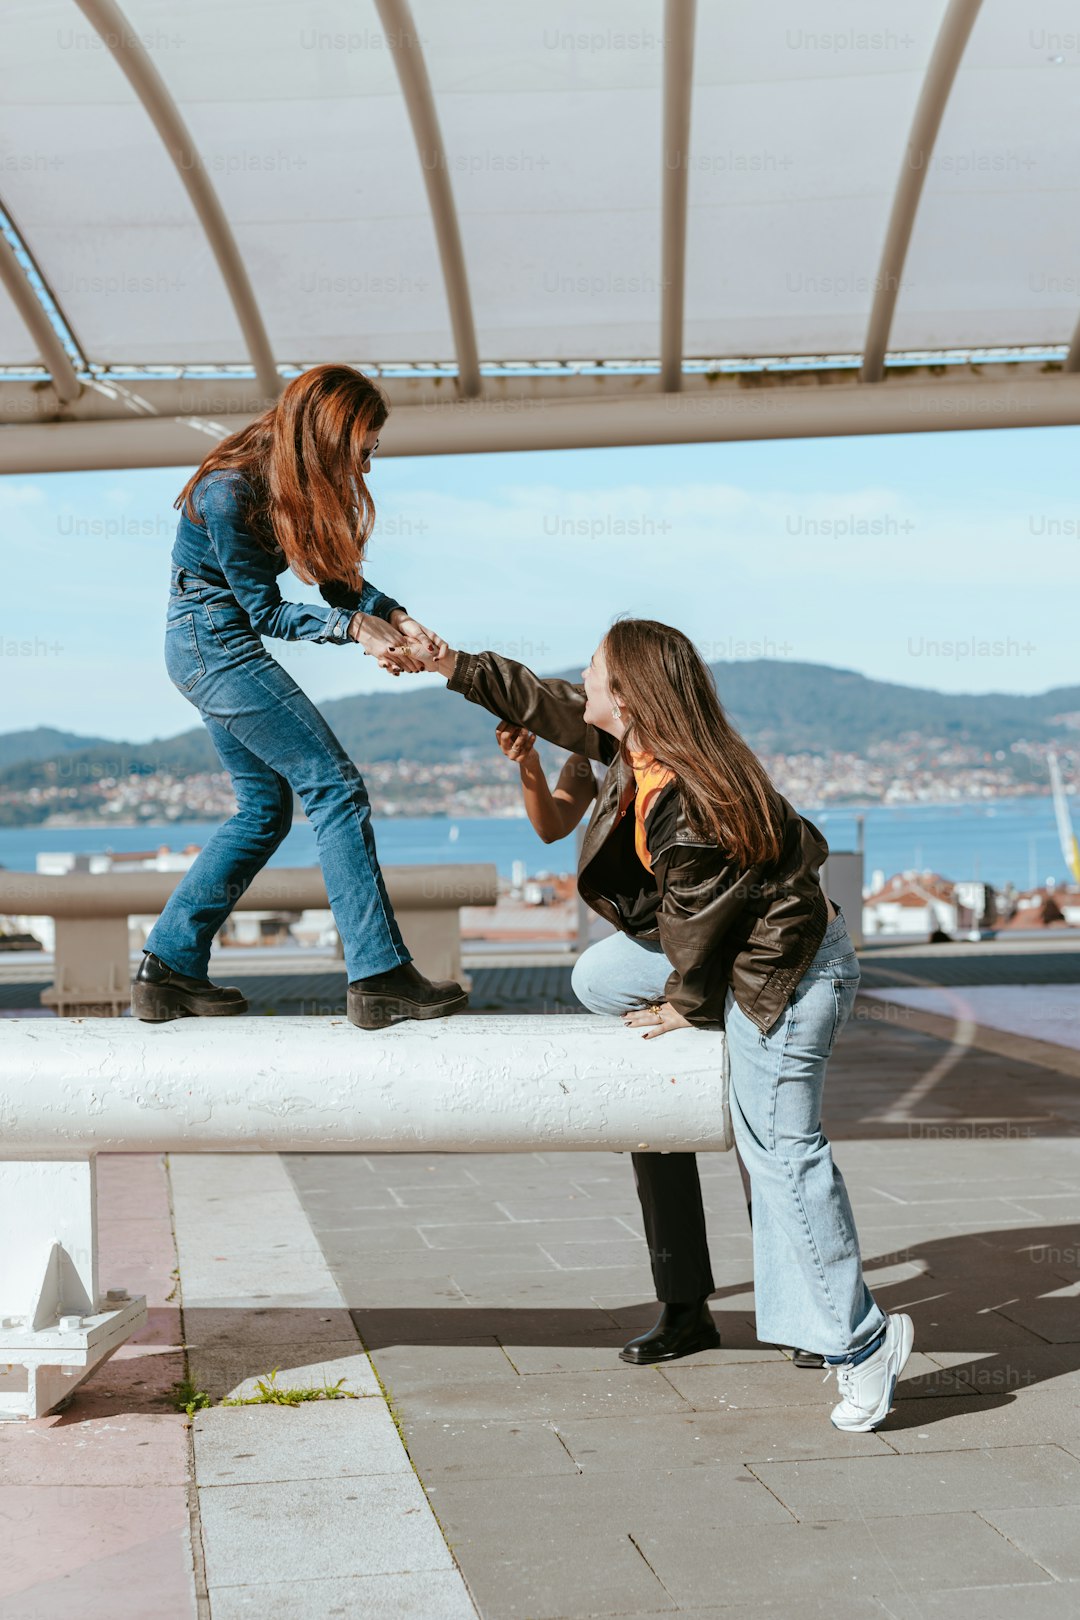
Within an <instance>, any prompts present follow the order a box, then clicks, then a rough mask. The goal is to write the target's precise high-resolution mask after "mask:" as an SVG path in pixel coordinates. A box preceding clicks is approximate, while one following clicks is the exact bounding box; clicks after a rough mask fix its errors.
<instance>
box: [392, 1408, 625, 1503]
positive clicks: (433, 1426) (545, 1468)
mask: <svg viewBox="0 0 1080 1620" xmlns="http://www.w3.org/2000/svg"><path fill="white" fill-rule="evenodd" d="M619 1421H620V1422H625V1421H626V1420H625V1419H620V1420H619ZM560 1428H561V1426H560ZM560 1428H557V1427H556V1425H555V1424H553V1423H551V1422H549V1421H545V1420H544V1419H540V1418H530V1419H519V1420H518V1421H517V1422H514V1421H512V1420H510V1421H507V1420H506V1419H502V1418H497V1419H493V1420H491V1421H485V1420H483V1419H478V1418H472V1419H464V1420H462V1421H461V1422H447V1421H445V1420H441V1419H437V1418H428V1419H422V1420H417V1419H406V1420H405V1422H404V1424H403V1429H404V1434H405V1444H406V1445H407V1446H408V1448H409V1455H410V1457H411V1458H412V1460H413V1463H414V1465H415V1467H416V1470H417V1472H418V1473H419V1475H420V1477H421V1479H422V1480H423V1481H424V1483H425V1484H426V1485H427V1486H428V1487H429V1488H430V1487H431V1486H432V1485H436V1484H439V1483H440V1482H442V1481H443V1480H449V1479H505V1480H512V1481H514V1482H515V1486H517V1484H519V1483H520V1481H521V1480H523V1479H524V1480H531V1479H533V1478H534V1477H535V1476H538V1475H540V1474H559V1475H563V1474H576V1473H577V1472H578V1468H577V1465H576V1463H575V1462H574V1460H573V1458H572V1457H570V1456H569V1454H568V1452H567V1450H566V1447H565V1446H564V1445H563V1444H562V1441H561V1440H560V1438H559V1432H560Z"/></svg>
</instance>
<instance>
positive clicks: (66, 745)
mask: <svg viewBox="0 0 1080 1620" xmlns="http://www.w3.org/2000/svg"><path fill="white" fill-rule="evenodd" d="M105 741H106V739H105V738H104V737H80V736H77V735H76V734H75V732H73V731H57V730H56V728H55V727H54V726H35V727H34V729H33V731H8V732H5V733H4V734H2V735H0V770H5V769H6V768H7V767H8V766H9V765H21V764H22V763H23V761H24V760H37V759H54V758H55V757H56V756H57V755H58V754H72V753H76V752H78V751H79V750H81V749H82V750H85V749H87V748H95V747H97V746H98V745H99V744H101V743H104V742H105Z"/></svg>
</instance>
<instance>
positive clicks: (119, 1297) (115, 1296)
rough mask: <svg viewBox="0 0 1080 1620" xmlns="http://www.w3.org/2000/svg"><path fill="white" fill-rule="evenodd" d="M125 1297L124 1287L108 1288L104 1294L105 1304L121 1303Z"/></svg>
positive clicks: (125, 1290)
mask: <svg viewBox="0 0 1080 1620" xmlns="http://www.w3.org/2000/svg"><path fill="white" fill-rule="evenodd" d="M127 1298H128V1291H127V1289H126V1288H110V1289H109V1291H108V1293H107V1294H106V1295H105V1303H106V1305H122V1304H123V1303H124V1301H125V1300H126V1299H127Z"/></svg>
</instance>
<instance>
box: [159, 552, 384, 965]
mask: <svg viewBox="0 0 1080 1620" xmlns="http://www.w3.org/2000/svg"><path fill="white" fill-rule="evenodd" d="M178 576H179V577H178ZM165 667H166V669H167V670H168V673H169V679H170V680H171V681H172V683H173V685H174V686H175V687H176V688H177V690H178V691H180V692H182V693H183V695H184V696H185V697H186V698H188V699H189V700H190V701H191V702H192V703H193V704H194V705H195V707H196V708H197V709H198V710H199V713H200V714H201V715H202V718H203V722H204V723H205V725H206V729H207V732H208V733H209V736H210V741H211V743H212V744H213V746H214V749H215V752H216V753H217V756H218V758H219V759H220V761H221V763H222V765H223V766H224V768H225V769H226V770H227V771H228V773H229V775H230V777H231V778H232V784H233V788H234V790H235V792H236V804H237V808H236V814H235V815H234V816H232V817H230V819H229V820H228V821H226V822H225V824H224V825H223V826H221V827H219V828H218V829H217V831H216V832H215V833H214V835H213V837H212V838H211V839H210V840H209V842H208V843H207V844H206V846H205V847H204V848H203V850H202V851H201V853H200V854H199V856H198V857H197V859H196V860H195V862H194V864H193V865H192V866H191V867H190V868H189V870H188V871H187V872H186V873H185V874H184V876H183V878H182V879H181V880H180V882H179V883H178V884H177V886H176V888H175V889H174V890H173V892H172V894H171V896H170V897H169V901H168V903H167V905H166V906H165V909H164V911H163V912H162V913H161V916H160V917H159V918H158V920H157V922H156V923H155V925H154V927H153V929H152V931H151V933H150V937H149V938H148V940H147V942H146V949H147V950H148V951H153V953H154V955H155V956H159V957H160V958H161V960H162V961H163V962H165V963H167V964H168V966H169V967H171V968H174V969H175V970H176V972H178V973H187V974H190V975H191V976H192V977H193V978H199V979H201V978H205V977H206V974H207V969H208V965H209V961H210V946H211V944H212V942H213V939H214V936H215V934H216V933H217V932H218V929H219V928H220V927H221V925H222V924H223V923H224V921H225V919H226V918H227V917H228V915H229V913H230V912H231V911H232V909H233V907H234V906H235V904H236V902H237V900H238V899H239V898H240V896H241V895H242V894H243V893H244V891H245V890H246V889H247V887H248V885H249V884H250V883H251V880H252V878H254V877H255V875H256V873H258V872H260V871H261V870H262V868H263V867H264V866H265V865H266V862H267V861H268V860H269V858H270V856H271V855H272V854H273V853H274V851H275V850H276V849H277V847H278V845H279V844H280V843H281V841H282V839H283V838H284V837H285V834H286V833H287V832H288V830H289V827H290V825H291V823H292V812H293V791H294V790H295V791H296V793H298V794H299V796H300V800H301V803H302V804H303V806H304V810H305V812H306V814H307V817H308V820H309V821H310V822H311V825H312V827H313V828H314V831H315V843H316V847H317V849H318V854H319V864H320V866H321V867H322V871H323V877H324V878H325V880H326V893H327V897H328V899H329V902H330V909H331V911H332V912H333V914H334V921H335V923H336V924H337V928H338V932H339V933H340V935H341V942H342V947H343V949H344V954H345V967H346V971H347V973H348V976H349V978H350V980H352V979H361V978H365V977H367V976H368V975H369V974H372V973H382V972H384V971H385V970H386V969H387V968H392V967H394V966H396V965H397V964H398V963H400V962H408V961H410V960H411V957H410V955H409V952H408V950H407V949H406V948H405V945H404V943H403V941H402V938H401V934H400V932H399V930H398V926H397V923H396V921H395V920H394V912H393V908H392V907H391V905H390V900H389V897H388V895H387V893H386V887H385V884H384V883H383V878H382V873H381V872H380V870H379V861H378V857H377V855H376V853H375V835H374V833H373V832H372V828H371V805H370V803H369V800H368V796H367V789H366V788H365V787H364V782H363V778H362V777H361V775H360V772H359V771H358V770H357V768H356V766H355V765H354V764H353V762H352V760H351V759H350V758H349V756H348V755H347V754H346V752H345V750H344V749H343V748H342V746H341V744H340V743H339V742H338V740H337V738H336V737H335V736H334V733H333V732H332V731H331V730H330V727H329V726H328V725H327V723H326V721H325V720H324V719H323V717H322V715H321V714H320V713H319V711H318V709H317V708H316V707H315V705H314V704H313V703H312V702H311V700H310V698H308V697H307V696H306V695H305V694H304V693H303V692H302V691H301V690H300V688H299V686H297V684H296V682H295V681H294V680H293V678H292V676H291V675H289V674H288V673H287V672H286V671H285V670H284V669H282V667H281V665H280V664H279V663H278V662H277V661H276V660H275V659H273V658H271V656H270V654H269V653H268V652H267V651H266V649H265V647H264V646H263V643H262V640H261V638H260V637H259V636H258V635H257V634H256V633H255V631H254V630H253V629H252V628H251V624H250V622H249V620H248V618H247V616H246V615H245V614H244V612H243V611H242V609H241V608H240V607H239V606H238V605H237V603H236V602H235V600H234V599H233V598H232V597H231V596H230V595H229V594H228V593H226V592H223V591H221V590H219V589H217V588H215V587H213V586H209V585H207V584H206V583H205V582H204V581H202V580H200V579H196V578H194V577H193V576H192V575H191V574H188V573H181V572H180V571H178V570H176V569H174V570H173V582H172V587H171V590H170V595H169V607H168V614H167V617H166V628H165Z"/></svg>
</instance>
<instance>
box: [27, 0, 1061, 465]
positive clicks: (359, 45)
mask: <svg viewBox="0 0 1080 1620" xmlns="http://www.w3.org/2000/svg"><path fill="white" fill-rule="evenodd" d="M1078 34H1080V23H1078V18H1077V12H1076V8H1075V5H1073V4H1067V3H1066V0H1031V3H1027V0H985V3H983V4H982V5H981V6H980V5H979V3H978V0H951V3H948V0H905V3H904V4H902V5H901V4H893V5H888V4H885V3H884V0H880V3H878V0H874V3H872V4H868V0H822V3H821V4H818V5H816V6H813V7H809V6H807V5H806V4H805V0H769V3H768V4H756V3H754V0H723V3H721V0H700V4H698V5H697V6H696V7H695V5H694V4H693V0H667V4H666V5H664V4H663V3H662V0H619V4H618V5H615V4H613V3H612V0H545V3H544V4H543V5H535V4H532V3H526V0H411V4H409V3H406V0H184V3H183V4H182V5H180V4H177V3H176V0H169V3H162V0H125V4H124V8H123V11H121V10H120V8H119V7H118V6H117V5H116V4H114V3H113V0H6V3H4V4H3V5H2V6H0V64H2V66H0V74H2V79H3V95H2V96H0V207H2V209H3V213H4V216H5V228H4V238H5V241H4V247H3V249H2V250H0V280H2V285H0V367H2V368H3V371H2V372H0V400H2V402H3V406H4V409H3V420H4V421H5V422H6V423H8V424H14V425H11V426H5V427H3V428H0V466H3V467H6V468H9V469H10V468H11V467H13V466H19V465H23V466H25V465H48V466H60V465H66V466H72V465H100V464H121V463H124V462H130V461H139V460H143V459H150V460H171V461H176V460H180V461H182V460H189V461H190V460H194V459H197V458H198V456H199V455H200V454H201V453H202V451H203V450H204V449H205V434H206V432H208V431H209V432H217V431H219V430H220V431H224V430H227V429H228V428H229V427H230V426H232V425H236V423H237V422H239V420H240V419H242V418H243V417H244V416H245V415H248V414H250V413H251V412H252V411H253V410H254V409H257V408H258V407H259V405H260V403H263V402H265V400H266V398H267V397H268V396H271V395H272V393H273V392H274V390H275V389H276V387H277V386H279V385H280V379H281V378H282V377H287V376H288V375H289V374H290V373H291V372H293V371H295V370H297V369H302V368H303V367H304V366H306V365H310V364H311V363H313V362H316V361H321V360H346V361H350V362H352V363H355V364H358V365H360V366H361V367H363V368H364V369H368V370H373V371H378V372H380V373H381V374H383V375H384V376H385V377H386V380H387V388H388V391H389V392H390V394H391V396H392V397H393V398H394V399H395V402H396V403H398V404H399V405H400V407H401V409H400V411H399V412H398V413H396V415H395V419H394V428H395V431H394V432H390V431H389V430H388V438H387V448H388V449H389V450H390V451H391V452H393V451H394V450H395V449H397V450H399V451H406V452H407V451H409V450H422V449H435V450H437V449H443V448H458V447H459V438H458V435H459V434H461V433H462V432H465V433H466V436H467V438H468V437H469V436H470V435H471V439H470V441H469V442H475V443H476V445H477V447H478V448H483V447H485V446H487V445H488V444H490V443H508V444H509V443H515V444H518V445H528V444H530V443H537V444H548V443H552V442H572V443H577V442H619V441H621V440H625V439H626V437H627V436H629V437H630V438H634V439H636V438H638V437H640V436H642V434H643V433H644V436H645V437H659V438H680V437H727V436H731V435H733V434H734V435H738V434H741V433H745V432H755V431H778V432H786V431H800V432H801V431H819V432H836V431H860V430H864V431H865V430H867V429H869V430H871V431H878V430H880V427H881V425H882V424H885V425H886V426H889V425H893V426H895V425H896V423H895V422H894V421H893V415H894V413H895V409H896V405H897V398H895V397H894V399H893V401H892V404H891V406H889V407H888V408H886V407H885V406H883V405H882V404H880V403H870V401H869V399H868V396H869V395H870V394H871V393H872V392H875V391H876V392H877V393H879V394H881V393H887V394H893V395H895V396H899V394H900V393H905V395H906V400H907V406H906V411H907V416H908V420H907V423H906V425H907V426H908V427H910V428H918V427H924V426H925V427H937V426H942V425H953V426H969V425H973V419H972V418H971V412H975V418H974V420H975V421H978V419H979V417H980V415H981V424H982V425H989V423H990V422H991V421H995V422H999V423H1001V425H1006V423H1009V424H1014V423H1015V422H1016V421H1034V420H1068V421H1072V420H1076V419H1077V416H1078V406H1080V394H1078V392H1077V386H1078V385H1077V383H1076V380H1075V378H1074V377H1073V376H1072V375H1071V373H1072V371H1073V366H1074V364H1075V362H1076V361H1077V360H1080V354H1078V353H1077V351H1076V347H1075V346H1074V347H1073V349H1072V351H1070V345H1071V344H1072V342H1073V335H1074V330H1075V328H1076V326H1077V316H1078V312H1080V279H1078V275H1077V268H1076V267H1077V266H1078V265H1080V251H1078V250H1080V208H1078V207H1077V185H1078V177H1080V119H1078V117H1077V111H1078V108H1080V97H1078V85H1080V37H1078ZM901 360H902V361H905V362H906V363H907V364H909V365H914V366H915V367H916V368H917V369H916V370H915V371H914V372H911V371H907V370H905V371H904V372H903V374H901V373H900V372H899V371H898V369H897V365H896V363H897V362H898V361H901ZM979 360H982V361H983V362H984V363H989V371H986V370H984V371H983V372H982V373H980V372H979V371H978V370H977V366H976V365H975V364H973V362H976V363H977V362H978V361H979ZM1018 360H1019V361H1022V362H1024V364H1023V365H1022V366H1017V365H1016V364H1015V362H1016V361H1018ZM934 362H946V363H947V367H946V371H945V373H944V374H943V375H942V376H937V375H936V371H937V367H936V366H935V365H934ZM995 362H997V363H995ZM1003 362H1009V363H1008V365H1007V366H1005V369H1001V363H1003ZM1062 363H1063V364H1064V366H1065V374H1064V375H1062V372H1061V369H1060V365H1061V364H1062ZM1048 364H1049V365H1050V366H1051V367H1052V370H1051V371H1050V372H1049V373H1048V372H1047V369H1046V368H1047V365H1048ZM807 373H811V374H813V378H814V386H813V387H812V390H811V393H812V395H813V397H814V398H815V399H817V401H818V402H819V404H818V406H817V407H815V408H811V407H810V405H809V398H810V397H811V395H810V394H808V392H807V384H808V381H809V379H808V377H807ZM748 376H749V377H750V378H753V379H756V380H757V381H758V382H759V385H760V386H759V387H758V388H757V389H748V388H747V386H746V384H747V379H748ZM1018 377H1019V379H1020V381H1019V383H1018V381H1017V379H1018ZM50 378H51V379H52V380H51V381H50ZM1029 379H1030V380H1029ZM821 381H826V382H829V383H830V384H831V385H832V386H831V387H828V388H823V387H821V386H820V385H819V384H820V382H821ZM763 390H764V392H763ZM945 390H948V391H949V398H950V399H954V398H955V396H956V393H957V390H959V395H960V399H961V400H962V401H963V400H966V401H967V403H966V405H964V406H963V408H962V410H961V412H960V417H959V419H958V411H957V406H956V405H955V404H953V405H952V406H946V404H945V392H944V391H945ZM1003 390H1004V391H1005V394H1004V395H1003V394H1002V391H1003ZM658 394H659V395H663V396H664V398H665V399H666V398H667V396H678V397H677V398H675V399H672V400H668V405H669V406H670V407H671V408H665V409H663V410H660V411H658V409H657V407H658V404H659V403H660V402H659V401H658V399H657V396H658ZM916 394H917V395H918V398H919V399H920V400H924V401H925V405H924V406H923V407H922V408H921V409H916V408H915V400H916ZM991 394H993V395H994V396H995V398H998V400H999V403H1001V402H1002V401H1003V402H1004V403H1003V404H1002V408H1001V409H997V410H995V409H992V408H991V406H990V395H991ZM797 396H798V397H797ZM755 397H756V399H757V402H758V415H759V416H766V417H769V418H770V422H769V424H767V425H766V424H761V423H759V425H758V428H757V429H755V428H754V425H753V421H752V419H751V418H750V417H748V416H747V411H748V407H749V401H750V400H751V399H753V398H755ZM763 398H767V399H769V400H770V401H771V402H774V403H775V409H772V408H770V410H769V411H764V412H763V411H762V410H761V409H760V406H761V402H762V400H763ZM463 399H475V400H478V401H479V402H480V403H478V404H476V405H474V406H471V407H470V408H469V411H468V416H467V423H468V426H467V428H466V427H465V424H464V422H463V421H462V416H461V411H460V409H459V410H455V405H458V406H460V404H461V401H462V400H463ZM695 400H696V401H697V409H696V411H695V410H694V408H693V406H694V401H695ZM857 400H858V403H856V401H857ZM785 401H786V402H785ZM524 402H531V404H532V406H533V408H532V409H529V410H526V409H524V408H521V409H517V410H516V411H515V412H514V413H513V414H514V421H513V425H512V427H509V428H508V426H507V424H506V422H505V421H504V422H502V423H498V422H496V420H495V416H496V413H497V412H500V411H501V412H502V413H503V415H504V416H505V415H506V414H507V413H508V409H509V407H510V406H511V405H515V404H516V405H519V406H521V405H523V403H524ZM721 402H723V405H722V408H721ZM793 402H795V403H793ZM631 404H633V406H634V409H633V410H631V409H630V408H629V407H630V406H631ZM432 406H437V407H438V408H437V409H433V408H431V407H432ZM789 410H790V411H792V412H793V413H794V414H793V415H792V416H791V417H790V420H789V417H788V415H787V414H785V413H787V412H788V411H789ZM414 411H417V412H421V413H422V416H421V417H413V416H411V414H410V413H412V412H414ZM815 412H816V414H815ZM942 412H944V414H945V420H944V421H942V420H940V419H939V417H940V413H942ZM635 413H636V414H635ZM837 413H839V414H837ZM875 413H878V414H875ZM452 417H455V418H457V425H455V426H451V423H450V421H449V419H450V418H452ZM704 417H708V418H709V421H708V423H707V424H706V423H705V422H704V421H703V418H704ZM811 417H812V418H813V421H812V422H811V421H809V420H808V419H809V418H811ZM191 418H198V419H199V423H198V426H195V427H193V426H192V425H191V423H190V419H191ZM631 418H632V419H633V421H635V422H637V421H638V420H640V424H641V426H640V428H635V427H633V426H631V425H630V422H631ZM207 419H212V421H211V422H210V423H209V424H208V422H207ZM650 421H651V423H652V425H653V427H652V431H650V432H647V433H646V432H644V429H645V425H646V423H648V422H650ZM819 421H820V424H821V425H820V426H818V425H816V424H817V423H818V422H819ZM695 422H696V424H697V428H696V430H694V429H693V424H694V423H695ZM900 425H903V423H901V424H900ZM143 430H145V431H143ZM395 437H396V440H397V442H396V443H395V442H394V441H395ZM50 446H51V448H50ZM80 446H81V448H80ZM170 447H171V448H170Z"/></svg>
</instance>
